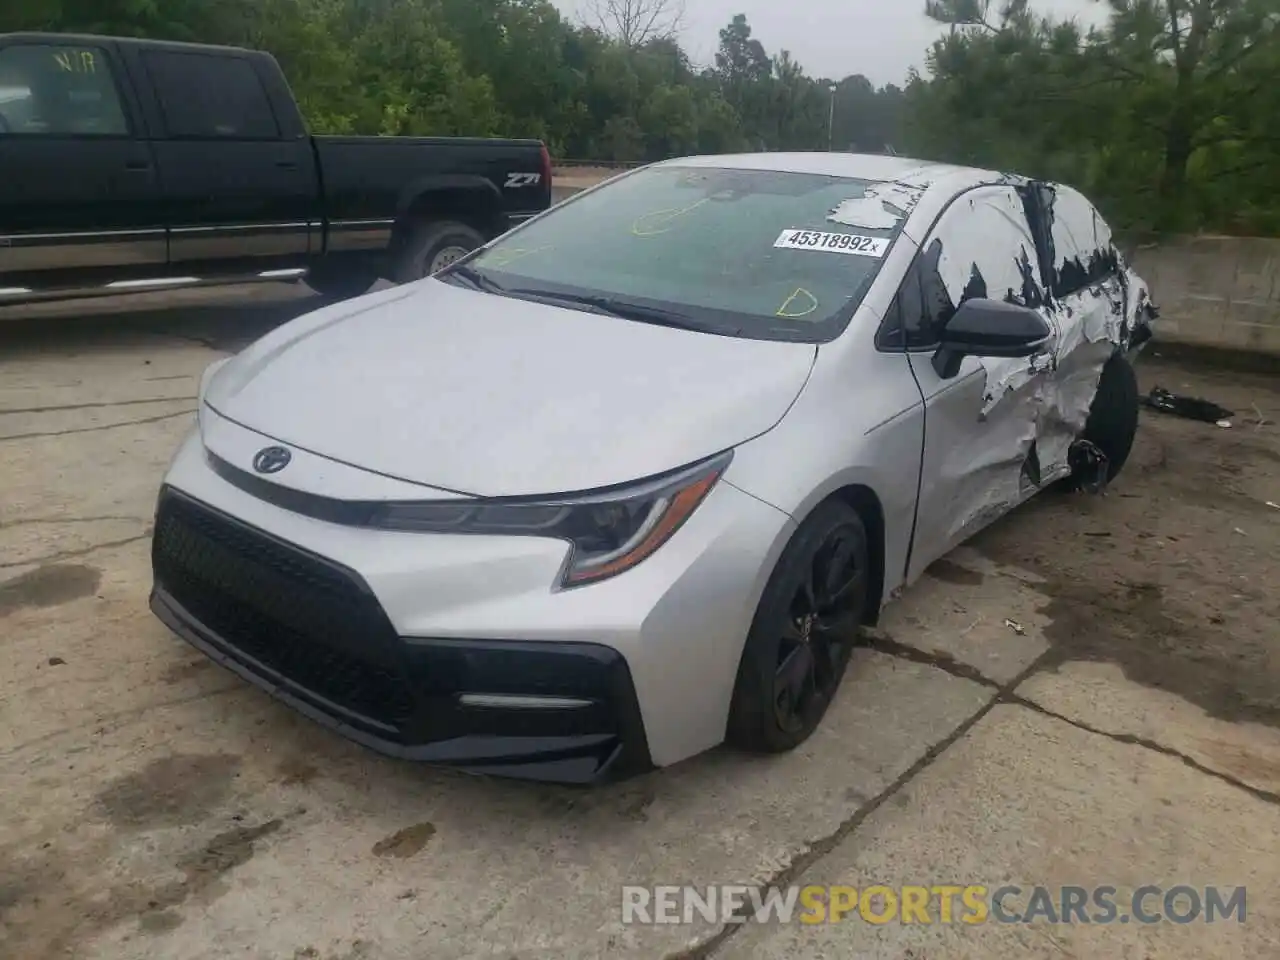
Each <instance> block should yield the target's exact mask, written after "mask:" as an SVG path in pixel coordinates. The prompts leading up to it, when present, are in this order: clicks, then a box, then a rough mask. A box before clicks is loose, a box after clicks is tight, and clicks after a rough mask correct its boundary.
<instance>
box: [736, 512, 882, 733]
mask: <svg viewBox="0 0 1280 960" xmlns="http://www.w3.org/2000/svg"><path fill="white" fill-rule="evenodd" d="M869 560H870V557H869V553H868V548H867V531H866V527H865V526H863V523H862V518H861V517H860V516H859V515H858V511H856V510H855V509H854V508H853V507H851V506H849V505H848V504H847V503H844V502H843V501H840V500H828V501H827V502H826V503H824V504H822V505H821V506H819V507H818V509H817V510H815V511H814V512H813V513H812V514H810V515H809V517H808V518H807V519H806V520H805V521H804V522H803V523H802V524H801V525H800V528H799V529H798V530H797V531H796V532H795V534H794V536H792V538H791V542H790V543H788V544H787V546H786V548H785V549H784V550H783V551H782V556H781V558H780V559H779V560H778V565H777V566H776V567H775V568H774V571H773V574H772V575H771V576H770V578H769V583H768V585H767V586H766V587H765V589H764V595H763V596H762V597H761V598H760V606H759V607H757V608H756V615H755V619H754V620H753V622H752V624H751V630H750V632H749V633H748V634H747V642H746V646H745V648H744V649H743V652H742V660H741V662H740V663H739V665H738V679H737V683H736V685H735V686H734V689H733V701H732V705H731V706H730V708H729V728H728V740H729V742H730V743H732V744H733V745H735V746H737V747H741V748H743V749H746V750H750V751H752V752H755V753H781V752H784V751H786V750H791V749H793V748H794V747H796V746H798V745H800V744H801V743H803V742H804V741H805V740H807V739H808V738H809V735H810V734H811V733H813V731H814V730H815V729H816V728H817V726H818V724H819V722H821V720H822V718H823V716H824V715H825V714H826V712H827V707H828V706H830V704H831V701H832V699H833V698H834V697H835V694H836V690H837V689H839V687H840V681H841V679H843V677H844V672H845V668H846V667H847V666H848V664H849V656H850V654H851V653H852V652H853V644H854V641H855V640H856V639H857V636H858V628H859V627H860V626H861V624H862V621H863V616H864V614H865V613H866V607H867V585H868V584H869V583H870V572H871V567H870V562H869Z"/></svg>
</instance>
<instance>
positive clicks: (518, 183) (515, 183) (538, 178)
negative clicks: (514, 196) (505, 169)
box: [503, 173, 542, 189]
mask: <svg viewBox="0 0 1280 960" xmlns="http://www.w3.org/2000/svg"><path fill="white" fill-rule="evenodd" d="M541 182H542V174H540V173H508V174H507V182H506V183H504V184H503V187H504V188H507V189H509V188H511V187H532V186H536V185H537V184H539V183H541Z"/></svg>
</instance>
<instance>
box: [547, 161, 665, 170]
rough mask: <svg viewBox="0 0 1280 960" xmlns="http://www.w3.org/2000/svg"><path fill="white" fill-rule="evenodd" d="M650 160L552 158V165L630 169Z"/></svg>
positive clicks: (570, 167)
mask: <svg viewBox="0 0 1280 960" xmlns="http://www.w3.org/2000/svg"><path fill="white" fill-rule="evenodd" d="M649 162H650V161H648V160H567V159H553V160H552V161H551V164H552V166H554V167H559V168H562V169H565V170H569V169H572V168H574V167H599V168H601V169H603V170H630V169H632V168H633V167H643V166H645V165H646V164H647V163H649Z"/></svg>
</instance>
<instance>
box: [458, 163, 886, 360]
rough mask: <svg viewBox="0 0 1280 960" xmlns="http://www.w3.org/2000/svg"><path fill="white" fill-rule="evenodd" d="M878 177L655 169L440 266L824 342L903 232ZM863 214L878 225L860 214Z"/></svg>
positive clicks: (554, 295) (472, 276) (763, 334)
mask: <svg viewBox="0 0 1280 960" xmlns="http://www.w3.org/2000/svg"><path fill="white" fill-rule="evenodd" d="M875 186H876V184H875V183H873V182H871V181H866V180H856V179H850V178H847V177H831V176H823V175H814V174H807V173H781V172H776V171H771V170H742V169H730V168H721V167H700V166H678V165H663V166H658V167H650V168H646V169H644V170H639V171H637V172H635V173H632V174H629V175H627V176H624V177H622V178H620V179H619V180H617V181H616V182H614V183H611V184H608V185H606V186H604V187H602V188H600V189H599V190H596V191H594V192H592V193H589V194H586V195H584V196H582V197H579V198H576V199H574V200H572V201H571V202H569V203H566V204H565V205H564V206H562V207H560V208H558V209H555V210H552V211H551V212H550V213H548V214H546V215H545V216H543V217H541V218H539V219H538V220H536V221H534V222H532V223H530V224H528V225H527V226H525V227H524V228H522V229H520V230H517V231H515V232H513V233H511V234H509V235H507V236H506V237H503V238H500V239H499V240H497V241H496V242H495V243H494V244H492V245H491V246H490V247H489V248H488V249H486V250H484V251H482V252H481V253H479V254H478V255H477V256H475V257H473V258H471V259H469V260H468V261H467V262H466V263H465V264H463V265H461V267H460V269H455V270H452V271H449V272H448V274H442V275H441V276H442V278H444V279H447V280H448V281H449V282H454V283H467V282H469V283H471V284H472V285H474V286H477V287H481V288H484V289H488V290H490V291H491V292H494V293H505V294H507V295H511V296H517V297H528V298H532V299H545V300H547V301H548V302H555V303H565V304H566V305H568V306H574V307H578V308H579V309H586V310H591V311H595V312H600V313H608V314H616V315H619V316H624V317H628V318H630V319H634V320H639V321H642V322H648V323H661V324H664V325H668V326H677V327H687V328H690V329H696V330H704V331H707V332H711V333H718V334H722V335H733V336H741V337H750V338H755V339H775V340H799V341H805V342H813V343H817V342H822V341H824V340H828V339H831V338H832V337H833V336H835V335H837V334H838V333H839V332H840V330H841V329H843V327H844V325H845V324H846V323H847V322H848V320H849V317H850V316H851V315H852V313H853V311H854V309H855V308H856V307H857V305H858V303H859V302H860V301H861V300H862V297H863V296H864V295H865V293H866V291H867V288H868V287H869V286H870V284H871V281H872V280H874V278H875V275H876V272H877V271H878V269H879V267H880V264H881V262H882V261H883V259H884V257H885V255H886V254H887V253H888V250H889V248H890V246H891V245H892V243H893V242H894V240H896V239H897V237H898V234H899V232H900V230H901V225H902V220H903V219H904V216H905V215H904V214H903V212H902V211H899V210H895V209H894V208H893V207H891V206H884V205H882V204H880V203H877V202H875V199H874V190H873V193H872V196H870V197H868V196H866V192H867V190H868V189H869V188H874V187H875ZM872 207H874V208H875V209H870V208H872ZM853 211H857V212H858V214H859V215H854V214H853ZM859 223H862V224H866V223H874V224H877V225H878V227H879V228H878V229H875V228H873V229H868V228H867V227H865V226H855V225H851V224H859Z"/></svg>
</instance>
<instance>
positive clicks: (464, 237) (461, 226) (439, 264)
mask: <svg viewBox="0 0 1280 960" xmlns="http://www.w3.org/2000/svg"><path fill="white" fill-rule="evenodd" d="M484 244H485V239H484V236H483V234H481V233H480V231H479V230H476V229H475V228H474V227H469V226H467V225H466V224H465V223H458V222H456V221H453V220H438V221H436V222H434V223H422V224H418V225H417V226H415V227H414V228H413V229H412V231H411V232H410V234H409V236H408V239H406V241H405V243H404V246H403V247H402V248H401V250H400V253H399V255H398V256H397V257H396V260H395V263H394V265H393V266H392V271H391V279H392V280H394V281H395V282H396V283H412V282H413V281H415V280H421V279H422V278H423V277H429V276H431V274H433V273H435V272H436V271H438V270H442V269H444V268H445V267H447V266H449V264H451V263H453V262H454V261H455V260H459V259H461V258H462V257H464V256H466V255H467V254H468V253H470V252H471V251H472V250H475V249H476V248H477V247H483V246H484Z"/></svg>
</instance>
